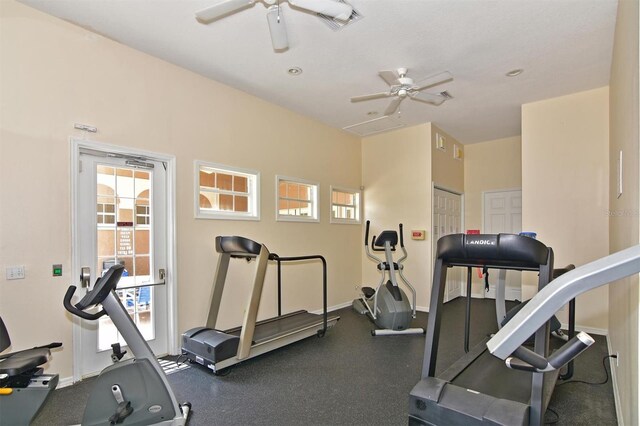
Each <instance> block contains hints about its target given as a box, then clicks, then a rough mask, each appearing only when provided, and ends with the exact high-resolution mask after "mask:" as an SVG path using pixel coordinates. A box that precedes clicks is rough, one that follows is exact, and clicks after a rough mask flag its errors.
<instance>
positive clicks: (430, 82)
mask: <svg viewBox="0 0 640 426" xmlns="http://www.w3.org/2000/svg"><path fill="white" fill-rule="evenodd" d="M450 81H453V76H452V75H451V73H450V72H448V71H445V72H442V73H440V74H436V75H432V76H431V77H427V78H423V79H422V80H420V81H418V82H417V83H416V84H417V85H418V86H417V87H414V90H417V91H420V90H424V89H428V88H429V87H434V86H437V85H439V84H444V83H448V82H450Z"/></svg>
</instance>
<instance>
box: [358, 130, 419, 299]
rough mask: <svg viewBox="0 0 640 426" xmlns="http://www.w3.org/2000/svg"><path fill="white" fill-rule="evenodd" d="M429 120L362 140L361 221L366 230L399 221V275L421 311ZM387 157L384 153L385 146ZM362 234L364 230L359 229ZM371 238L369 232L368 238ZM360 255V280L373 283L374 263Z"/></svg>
mask: <svg viewBox="0 0 640 426" xmlns="http://www.w3.org/2000/svg"><path fill="white" fill-rule="evenodd" d="M430 142H431V124H429V123H427V124H423V125H419V126H415V127H409V128H405V129H400V130H396V131H393V132H389V133H384V134H381V135H376V136H370V137H367V138H364V139H363V140H362V183H363V185H364V187H365V189H364V204H365V211H364V219H365V220H367V219H368V220H370V221H371V226H372V228H371V233H372V234H374V233H375V234H377V233H379V232H380V231H381V230H384V229H398V224H399V223H400V222H402V223H403V225H404V229H405V231H404V235H405V247H406V248H407V252H408V255H409V257H408V258H407V260H406V263H405V268H404V271H405V275H406V277H407V279H408V280H409V282H410V283H411V284H412V285H413V286H414V287H415V289H416V293H417V299H418V300H417V305H418V307H420V309H423V310H427V309H428V306H429V292H430V289H431V261H430V260H429V259H431V239H430V237H431V232H430V229H431V150H430V148H429V145H430ZM390 146H392V147H393V155H389V147H390ZM411 230H425V231H427V238H426V239H425V240H422V241H421V240H412V239H411V238H410V232H411ZM363 232H364V231H363ZM369 238H371V234H370V236H369ZM360 253H362V279H363V281H362V283H363V285H369V286H372V285H377V284H378V282H379V280H380V274H379V273H378V272H377V269H376V265H375V263H374V262H373V261H372V260H371V259H369V258H367V257H366V256H365V254H364V247H362V244H361V247H360Z"/></svg>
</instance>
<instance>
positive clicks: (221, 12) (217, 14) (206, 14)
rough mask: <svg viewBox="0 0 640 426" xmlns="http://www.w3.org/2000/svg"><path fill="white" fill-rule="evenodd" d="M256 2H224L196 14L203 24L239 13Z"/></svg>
mask: <svg viewBox="0 0 640 426" xmlns="http://www.w3.org/2000/svg"><path fill="white" fill-rule="evenodd" d="M255 2H256V0H223V1H221V2H218V4H214V5H213V6H209V7H206V8H204V9H202V10H199V11H197V12H196V18H197V19H198V21H201V22H209V21H213V20H215V19H218V18H221V17H223V16H225V15H229V14H231V13H234V12H237V11H238V10H240V9H243V8H245V7H247V6H251V5H252V4H254V3H255Z"/></svg>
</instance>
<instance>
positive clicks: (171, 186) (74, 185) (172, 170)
mask: <svg viewBox="0 0 640 426" xmlns="http://www.w3.org/2000/svg"><path fill="white" fill-rule="evenodd" d="M69 142H70V143H69V146H70V150H71V271H72V276H74V275H77V274H79V272H80V268H81V266H82V265H80V262H79V261H78V251H77V249H76V248H77V247H79V240H80V235H79V233H78V229H77V219H78V218H77V214H76V212H77V208H78V179H77V178H78V171H79V170H78V168H79V164H80V150H81V149H90V150H94V151H106V152H113V153H118V154H128V155H139V156H143V157H149V158H153V159H155V160H158V161H163V162H165V163H166V164H167V171H166V172H167V275H166V277H165V283H166V284H165V285H166V289H167V319H168V323H167V340H168V348H167V349H168V351H169V353H170V354H173V355H176V354H178V351H179V343H178V337H179V336H178V294H177V284H178V283H177V281H178V273H177V265H178V262H177V257H176V157H175V156H174V155H168V154H161V153H157V152H151V151H144V150H140V149H134V148H126V147H122V146H118V145H111V144H106V143H103V142H95V141H90V140H85V139H78V138H76V137H73V136H72V137H70V138H69ZM76 278H78V277H76ZM74 281H75V280H74ZM75 284H76V285H78V283H75ZM80 321H81V320H80V318H78V317H76V316H75V315H74V316H73V323H74V326H73V359H74V362H73V381H74V382H77V381H80V380H81V379H82V374H81V371H80V370H81V368H80V366H81V363H80V362H78V360H79V359H81V358H82V342H81V329H80Z"/></svg>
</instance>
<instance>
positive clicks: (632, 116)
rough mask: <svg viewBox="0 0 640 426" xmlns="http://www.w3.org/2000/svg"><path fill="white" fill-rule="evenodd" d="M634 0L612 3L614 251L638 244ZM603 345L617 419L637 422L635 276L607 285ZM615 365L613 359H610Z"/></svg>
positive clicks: (637, 298)
mask: <svg viewBox="0 0 640 426" xmlns="http://www.w3.org/2000/svg"><path fill="white" fill-rule="evenodd" d="M639 20H640V14H639V12H638V0H633V1H632V0H622V1H620V3H619V6H618V20H617V23H616V33H615V41H614V47H613V61H612V65H611V81H610V92H609V102H610V112H609V119H610V132H609V135H610V142H609V144H610V145H609V169H610V170H609V203H610V204H609V209H610V213H611V215H610V217H609V249H610V251H611V252H616V251H619V250H622V249H624V248H627V247H630V246H633V245H636V244H638V242H639V239H640V236H639V233H640V231H639V226H638V222H639V221H640V214H639V212H640V201H639V194H640V169H639V167H638V163H639V161H640V158H639V157H640V154H639V150H638V145H639V139H640V138H639V136H638V126H639V120H638V115H639V114H640V108H639V107H638V102H639V100H638V57H639V55H638V35H639V31H638V21H639ZM620 150H622V151H623V167H622V170H623V174H624V176H623V186H624V187H623V194H622V196H621V197H620V198H618V192H617V183H618V178H617V175H618V158H619V152H620ZM608 290H609V339H610V340H609V344H610V347H611V352H612V353H616V352H617V353H619V358H618V364H619V366H618V367H617V368H613V372H612V373H613V376H614V383H615V384H616V385H617V386H616V387H617V398H618V402H619V404H618V407H619V409H620V410H619V412H618V416H619V417H618V420H619V421H620V423H621V424H625V425H637V424H639V423H640V413H638V406H640V399H639V398H640V396H639V392H638V381H639V380H640V373H639V371H640V368H639V365H638V364H639V362H640V360H639V358H638V351H639V349H640V348H639V347H638V344H639V343H638V333H639V332H640V326H639V325H638V306H639V305H640V296H639V291H638V276H637V275H636V276H633V277H630V278H628V279H626V280H623V281H621V282H617V283H615V284H614V285H610V286H609V287H608ZM613 365H614V366H615V363H614V364H613Z"/></svg>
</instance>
